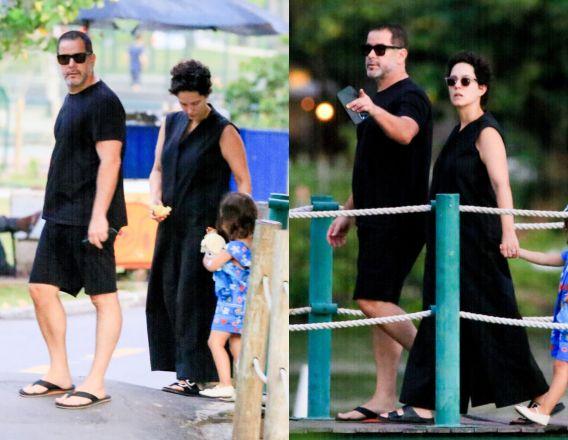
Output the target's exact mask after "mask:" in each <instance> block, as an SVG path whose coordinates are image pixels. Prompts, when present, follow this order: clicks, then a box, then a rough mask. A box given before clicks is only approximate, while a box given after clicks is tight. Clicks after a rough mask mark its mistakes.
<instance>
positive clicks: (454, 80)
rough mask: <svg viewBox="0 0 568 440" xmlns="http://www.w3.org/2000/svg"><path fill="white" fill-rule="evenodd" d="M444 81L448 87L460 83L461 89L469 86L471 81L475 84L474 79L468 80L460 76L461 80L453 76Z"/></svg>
mask: <svg viewBox="0 0 568 440" xmlns="http://www.w3.org/2000/svg"><path fill="white" fill-rule="evenodd" d="M444 80H445V81H446V84H447V85H448V87H454V86H455V85H456V84H457V83H458V81H459V82H461V85H462V86H463V87H467V86H469V85H470V84H471V82H472V81H476V82H477V80H476V79H475V78H468V77H467V76H462V77H461V78H457V77H455V76H448V77H446V78H444Z"/></svg>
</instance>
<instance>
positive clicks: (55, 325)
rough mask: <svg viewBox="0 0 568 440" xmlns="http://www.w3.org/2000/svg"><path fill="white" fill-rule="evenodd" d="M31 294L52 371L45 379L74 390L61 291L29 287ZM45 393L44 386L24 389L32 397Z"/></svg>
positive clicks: (50, 287) (43, 286)
mask: <svg viewBox="0 0 568 440" xmlns="http://www.w3.org/2000/svg"><path fill="white" fill-rule="evenodd" d="M29 291H30V296H31V298H32V300H33V303H34V308H35V313H36V318H37V322H38V325H39V328H40V330H41V334H42V335H43V339H44V340H45V343H46V344H47V350H48V352H49V370H48V372H47V374H46V375H45V376H43V377H42V379H43V380H45V381H47V382H51V383H53V384H55V385H58V386H60V387H61V388H64V389H67V388H69V387H71V373H70V371H69V364H68V362H67V348H66V345H65V332H66V328H67V321H66V316H65V309H64V308H63V305H62V304H61V299H60V298H59V287H56V286H51V285H49V284H30V286H29ZM45 390H46V388H45V387H43V386H41V385H28V386H27V387H25V388H24V391H25V392H26V393H31V394H36V393H42V392H44V391H45Z"/></svg>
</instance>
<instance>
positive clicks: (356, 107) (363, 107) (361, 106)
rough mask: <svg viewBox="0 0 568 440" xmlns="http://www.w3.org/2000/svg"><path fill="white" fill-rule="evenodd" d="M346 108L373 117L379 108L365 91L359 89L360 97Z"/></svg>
mask: <svg viewBox="0 0 568 440" xmlns="http://www.w3.org/2000/svg"><path fill="white" fill-rule="evenodd" d="M345 107H347V108H348V109H349V110H353V111H354V112H357V113H362V112H367V113H368V114H369V116H372V115H373V113H374V111H375V109H376V107H377V106H376V105H375V104H374V103H373V101H372V100H371V98H370V97H369V95H367V94H366V93H365V92H364V90H363V89H359V97H358V98H357V99H355V100H354V101H351V102H350V103H349V104H347V105H346V106H345Z"/></svg>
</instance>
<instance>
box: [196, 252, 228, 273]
mask: <svg viewBox="0 0 568 440" xmlns="http://www.w3.org/2000/svg"><path fill="white" fill-rule="evenodd" d="M232 258H233V257H232V256H231V254H229V253H228V252H227V251H221V252H220V253H219V254H217V255H212V256H209V255H207V254H205V256H204V257H203V266H205V269H207V270H208V271H209V272H215V271H217V270H219V269H220V268H221V267H223V264H225V263H226V262H227V261H230V260H231V259H232Z"/></svg>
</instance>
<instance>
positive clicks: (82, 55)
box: [57, 52, 93, 66]
mask: <svg viewBox="0 0 568 440" xmlns="http://www.w3.org/2000/svg"><path fill="white" fill-rule="evenodd" d="M92 54H93V52H79V53H74V54H69V55H68V54H57V62H58V63H59V64H61V65H62V66H66V65H67V64H69V63H70V62H71V58H73V61H75V62H76V63H77V64H83V63H84V62H85V61H87V57H88V56H89V55H92Z"/></svg>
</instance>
